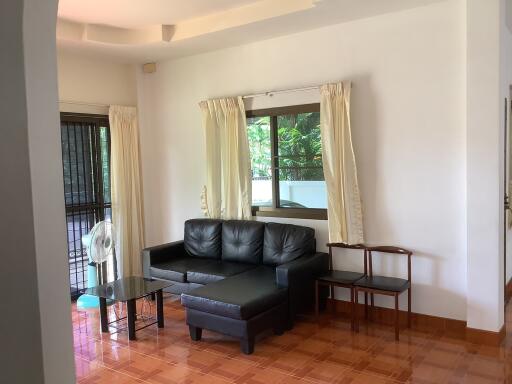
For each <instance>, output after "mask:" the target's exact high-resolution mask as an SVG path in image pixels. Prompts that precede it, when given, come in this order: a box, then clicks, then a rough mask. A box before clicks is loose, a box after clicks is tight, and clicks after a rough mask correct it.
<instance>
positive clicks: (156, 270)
mask: <svg viewBox="0 0 512 384" xmlns="http://www.w3.org/2000/svg"><path fill="white" fill-rule="evenodd" d="M215 262H216V261H215V260H209V259H204V258H199V257H190V256H183V257H175V258H172V259H170V260H168V261H164V262H162V263H157V264H153V265H152V266H151V267H150V268H149V273H150V274H151V277H154V278H157V279H165V280H171V281H176V282H178V283H184V282H186V281H187V272H188V271H190V270H192V269H199V268H206V266H207V265H208V264H213V263H215Z"/></svg>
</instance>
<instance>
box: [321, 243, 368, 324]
mask: <svg viewBox="0 0 512 384" xmlns="http://www.w3.org/2000/svg"><path fill="white" fill-rule="evenodd" d="M327 247H328V248H329V273H328V274H326V275H324V276H321V277H319V278H317V279H316V282H315V297H316V300H315V314H316V316H317V318H318V312H319V300H320V299H319V288H320V286H322V285H323V286H328V287H329V288H330V294H331V299H333V300H334V287H341V288H347V289H350V303H351V310H352V313H351V328H352V330H354V327H355V311H356V310H357V308H356V307H355V305H354V283H355V282H356V281H357V280H359V279H361V278H363V277H364V276H366V271H367V261H366V259H367V258H366V247H365V246H364V245H363V244H356V245H349V244H345V243H328V244H327ZM333 248H345V249H361V250H363V251H364V255H363V257H364V272H363V273H360V272H351V271H337V270H334V269H333V262H332V249H333ZM365 303H366V304H368V295H367V294H366V296H365ZM365 314H366V315H367V305H366V306H365Z"/></svg>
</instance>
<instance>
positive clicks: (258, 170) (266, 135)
mask: <svg viewBox="0 0 512 384" xmlns="http://www.w3.org/2000/svg"><path fill="white" fill-rule="evenodd" d="M247 135H248V137H249V147H250V151H251V168H252V177H253V178H255V177H262V178H264V177H267V178H270V177H271V176H272V172H271V156H272V154H271V152H270V118H269V117H268V116H265V117H252V118H249V119H247Z"/></svg>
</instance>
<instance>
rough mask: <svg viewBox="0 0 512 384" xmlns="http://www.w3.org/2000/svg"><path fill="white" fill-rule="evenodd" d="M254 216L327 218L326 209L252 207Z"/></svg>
mask: <svg viewBox="0 0 512 384" xmlns="http://www.w3.org/2000/svg"><path fill="white" fill-rule="evenodd" d="M252 215H253V216H256V217H282V218H288V219H310V220H327V209H320V208H305V209H304V208H272V207H253V208H252Z"/></svg>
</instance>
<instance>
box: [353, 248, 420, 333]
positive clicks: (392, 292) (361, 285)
mask: <svg viewBox="0 0 512 384" xmlns="http://www.w3.org/2000/svg"><path fill="white" fill-rule="evenodd" d="M366 251H367V256H368V267H369V274H368V276H365V277H363V278H361V279H359V280H358V281H357V282H355V283H354V285H355V292H354V294H355V305H356V307H357V302H358V294H359V292H364V293H365V295H367V294H368V293H369V294H370V295H371V309H372V312H373V309H374V301H373V295H374V294H379V295H387V296H394V297H395V339H396V340H398V339H399V332H400V321H399V314H400V310H399V304H398V297H399V296H400V294H401V293H402V292H404V291H407V296H408V297H407V303H408V306H407V326H408V327H409V328H410V327H411V256H412V252H411V251H408V250H407V249H403V248H398V247H391V246H380V247H368V248H366ZM372 252H380V253H391V254H399V255H407V280H405V279H399V278H396V277H386V276H374V275H373V259H372ZM355 323H356V324H355V329H356V332H358V331H359V319H358V318H357V317H356V321H355Z"/></svg>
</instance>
